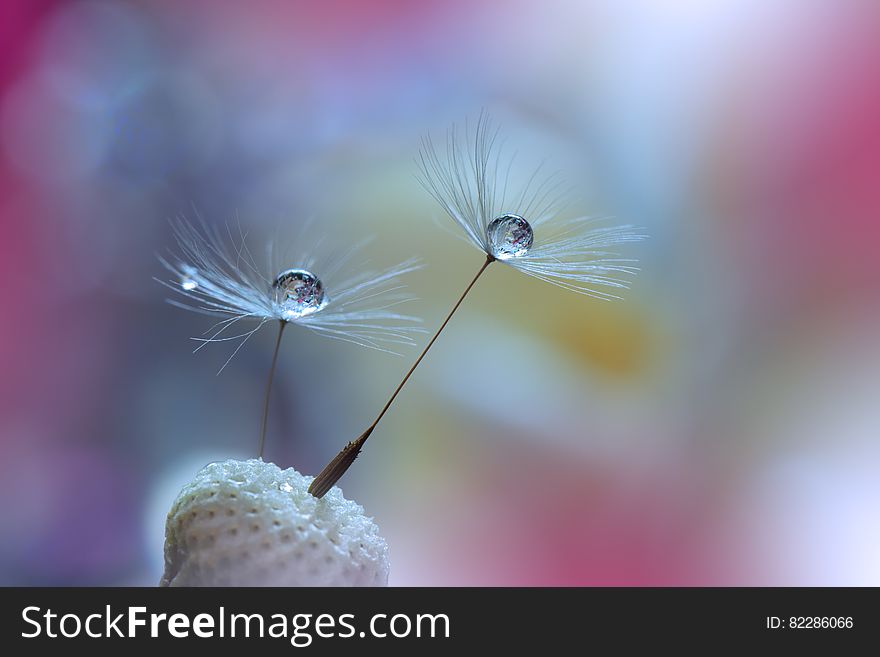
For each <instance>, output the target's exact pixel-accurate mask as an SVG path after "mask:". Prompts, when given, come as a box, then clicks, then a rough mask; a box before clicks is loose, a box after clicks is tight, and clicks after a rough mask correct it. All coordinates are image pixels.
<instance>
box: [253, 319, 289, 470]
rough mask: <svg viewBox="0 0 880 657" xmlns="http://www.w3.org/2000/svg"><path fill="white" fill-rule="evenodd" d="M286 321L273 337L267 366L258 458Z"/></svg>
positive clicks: (264, 434)
mask: <svg viewBox="0 0 880 657" xmlns="http://www.w3.org/2000/svg"><path fill="white" fill-rule="evenodd" d="M285 326H287V322H285V321H284V320H281V321H280V322H279V326H278V337H277V338H276V339H275V353H274V354H272V365H271V366H270V367H269V379H268V380H267V381H266V397H265V399H264V400H263V421H262V422H261V423H260V459H262V458H263V448H264V447H265V446H266V424H267V423H268V420H269V397H270V394H271V392H272V380H273V379H274V378H275V366H276V365H277V364H278V348H279V347H280V346H281V336H282V335H283V334H284V327H285Z"/></svg>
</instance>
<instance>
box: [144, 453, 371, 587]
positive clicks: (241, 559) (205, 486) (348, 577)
mask: <svg viewBox="0 0 880 657" xmlns="http://www.w3.org/2000/svg"><path fill="white" fill-rule="evenodd" d="M312 479H313V477H305V476H303V475H301V474H300V473H298V472H297V471H296V470H294V469H293V468H288V469H287V470H281V469H280V468H279V467H278V466H277V465H275V464H274V463H266V462H264V461H261V460H257V459H251V460H248V461H236V460H228V461H220V462H217V463H211V464H210V465H207V466H206V467H204V468H203V469H202V470H201V472H199V473H198V474H197V475H196V477H195V479H193V481H191V482H190V483H189V484H187V485H186V486H184V488H183V490H181V491H180V495H178V496H177V500H175V502H174V504H173V506H172V507H171V511H170V512H169V513H168V520H167V522H166V524H165V574H164V575H163V576H162V581H161V582H160V586H385V585H387V583H388V546H387V545H386V543H385V540H384V539H383V538H382V537H381V536H380V535H379V528H378V527H377V526H376V524H375V523H374V522H373V520H372V518H368V517H367V516H365V515H364V509H363V507H362V506H360V505H359V504H356V503H354V502H351V501H349V500H346V499H345V498H344V497H343V496H342V491H340V490H339V488H336V487H334V488H333V489H332V490H330V492H328V493H327V494H326V495H325V496H324V497H323V498H322V499H320V500H319V499H316V498H315V497H313V496H312V495H311V494H310V493H309V492H308V487H309V484H310V483H311V481H312Z"/></svg>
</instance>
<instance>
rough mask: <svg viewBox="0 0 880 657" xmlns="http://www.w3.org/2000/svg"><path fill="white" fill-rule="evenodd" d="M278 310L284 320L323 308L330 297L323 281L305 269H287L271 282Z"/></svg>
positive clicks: (303, 315) (309, 313)
mask: <svg viewBox="0 0 880 657" xmlns="http://www.w3.org/2000/svg"><path fill="white" fill-rule="evenodd" d="M272 289H273V290H274V294H275V303H276V304H277V305H278V312H279V314H280V315H281V317H283V318H284V319H285V320H286V321H291V320H293V319H296V318H299V317H305V316H306V315H311V314H312V313H316V312H318V311H319V310H321V309H323V308H324V307H325V306H326V305H327V304H328V303H329V302H330V298H329V297H328V296H327V295H326V294H325V293H324V283H322V282H321V279H320V278H318V277H317V276H315V275H314V274H313V273H312V272H310V271H307V270H305V269H287V270H285V271H282V272H281V273H279V274H278V275H277V276H276V277H275V280H274V281H273V282H272Z"/></svg>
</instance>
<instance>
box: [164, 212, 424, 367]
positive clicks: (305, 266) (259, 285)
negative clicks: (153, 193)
mask: <svg viewBox="0 0 880 657" xmlns="http://www.w3.org/2000/svg"><path fill="white" fill-rule="evenodd" d="M196 219H197V220H196V222H190V221H188V220H186V219H183V218H180V219H178V220H176V221H173V222H172V227H173V229H174V236H175V239H176V241H177V246H178V249H177V250H175V251H174V252H173V253H172V254H171V256H170V257H169V258H162V257H160V258H159V260H160V262H161V263H162V265H163V266H164V267H165V268H166V269H168V270H169V271H170V272H171V274H172V276H173V278H172V280H170V281H163V280H159V282H160V283H162V284H163V285H165V286H166V287H168V288H169V289H171V290H173V291H174V292H175V293H177V296H178V298H175V299H169V303H171V304H172V305H175V306H177V307H180V308H184V309H186V310H191V311H194V312H197V313H201V314H204V315H210V316H213V317H215V318H216V321H215V323H214V324H213V326H211V327H210V328H208V330H207V331H205V333H204V334H203V336H200V337H194V338H193V340H195V341H196V342H198V343H199V345H198V347H197V348H196V351H198V350H200V349H202V348H203V347H205V346H206V345H208V344H211V343H219V342H223V343H232V344H233V345H234V350H233V352H232V355H231V356H229V359H228V360H227V361H226V363H224V365H223V367H222V368H221V371H222V370H223V368H225V367H226V365H227V364H229V362H230V361H231V360H232V358H233V357H234V356H235V355H236V354H237V353H238V351H239V350H240V349H241V348H242V347H243V346H244V344H245V343H246V342H247V341H248V340H249V339H250V338H251V337H252V336H253V335H254V334H255V333H257V331H259V330H260V329H261V328H262V327H263V326H265V324H266V323H267V322H270V321H272V320H276V321H281V322H288V323H292V324H297V325H299V326H301V327H303V328H307V329H309V330H311V331H313V332H314V333H318V334H320V335H323V336H325V337H329V338H333V339H335V340H341V341H344V342H351V343H353V344H357V345H361V346H365V347H369V348H372V349H377V350H379V351H387V352H390V353H396V352H395V351H393V350H392V349H391V348H390V347H393V346H395V345H408V346H411V345H413V344H415V340H414V336H415V335H417V334H420V333H424V332H425V331H424V329H423V328H422V327H421V326H420V323H421V320H420V319H419V318H417V317H413V316H411V315H405V314H401V313H399V312H397V311H398V308H397V307H398V306H399V305H401V304H404V303H406V302H409V301H412V300H413V297H412V296H410V295H409V294H408V293H407V292H406V291H405V286H404V284H403V282H402V280H401V278H402V277H403V276H405V275H406V274H408V273H410V272H412V271H415V270H417V269H420V268H421V264H419V263H418V262H417V261H415V260H408V261H406V262H403V263H400V264H399V265H397V266H396V267H391V268H389V269H386V270H378V271H377V270H373V269H369V268H364V267H360V266H358V264H357V263H356V262H352V261H353V259H354V256H355V255H356V254H358V253H359V251H360V250H361V248H362V247H363V246H364V245H365V243H361V244H358V245H354V246H349V247H347V248H346V249H344V250H342V251H341V252H332V253H329V252H326V251H322V250H321V246H322V244H323V241H322V240H320V239H319V240H317V241H316V240H314V239H312V240H307V239H306V238H307V234H306V233H310V232H311V231H312V227H311V226H310V225H309V224H308V223H307V224H306V226H304V227H303V230H302V231H301V234H300V236H299V238H298V239H296V240H295V242H294V243H292V244H291V246H293V247H294V248H295V249H296V252H295V253H293V254H288V255H285V256H284V257H280V258H279V257H278V256H279V254H278V248H277V247H278V246H279V245H278V243H277V242H278V240H277V239H274V240H270V241H269V243H268V244H267V248H266V260H265V262H263V263H258V262H257V259H256V258H255V257H254V255H253V252H252V251H251V249H250V246H249V245H248V242H247V233H245V232H244V231H243V230H242V228H241V227H240V226H236V227H235V229H233V228H231V227H230V226H228V225H226V226H225V227H224V228H222V229H221V228H219V227H217V226H212V225H209V224H207V223H206V222H205V221H204V220H203V219H202V218H201V217H198V215H196ZM306 244H308V245H311V248H307V249H303V246H304V245H306ZM266 272H280V273H278V274H275V275H274V276H273V275H272V274H268V273H266ZM157 280H158V279H157ZM248 324H250V326H249V327H248V328H240V327H243V326H246V325H248Z"/></svg>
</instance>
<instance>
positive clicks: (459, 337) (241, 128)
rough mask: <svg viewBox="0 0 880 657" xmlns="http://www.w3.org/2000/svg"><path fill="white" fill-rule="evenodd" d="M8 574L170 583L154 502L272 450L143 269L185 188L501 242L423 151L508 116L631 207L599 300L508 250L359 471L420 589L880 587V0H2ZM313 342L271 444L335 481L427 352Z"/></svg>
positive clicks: (571, 168) (430, 258) (296, 336)
mask: <svg viewBox="0 0 880 657" xmlns="http://www.w3.org/2000/svg"><path fill="white" fill-rule="evenodd" d="M0 14H2V20H0V51H2V57H0V222H2V236H0V243H2V245H3V246H2V258H0V294H2V301H0V304H2V312H3V320H2V323H0V372H2V378H0V583H2V584H28V585H30V584H37V585H49V584H61V585H74V584H111V585H117V584H118V585H122V584H129V585H130V584H135V585H153V584H155V583H156V582H157V581H158V579H159V575H160V573H161V568H162V542H163V526H164V515H165V513H166V511H167V509H168V508H169V506H170V503H171V501H172V499H173V498H174V496H175V495H176V492H177V490H179V488H180V486H181V485H182V484H183V483H184V482H185V481H187V480H188V479H189V478H191V477H192V476H193V474H194V473H195V472H196V471H197V470H198V469H199V468H200V467H201V466H203V465H204V464H206V463H207V462H209V461H212V460H216V459H220V458H227V457H248V456H252V455H253V453H254V450H255V445H256V439H257V429H258V424H259V411H260V404H261V395H262V387H263V382H264V377H265V375H266V371H267V368H268V366H269V360H270V355H271V348H272V344H273V340H274V335H273V332H272V331H270V330H264V331H263V332H262V333H260V334H258V335H257V336H256V337H255V338H254V339H253V340H251V342H250V343H248V345H247V346H246V347H245V348H244V349H243V350H242V351H241V352H240V353H239V355H238V356H237V357H236V358H235V360H233V361H232V363H231V364H230V365H229V367H228V368H227V369H226V370H225V371H224V372H223V373H222V374H221V375H220V376H215V374H216V371H217V370H218V369H219V367H220V365H221V364H222V363H223V361H224V360H225V359H226V357H227V356H228V355H229V349H228V348H227V347H226V346H224V345H212V346H211V347H209V348H207V349H204V350H202V351H201V352H199V353H198V354H196V355H193V354H192V353H191V351H192V348H193V343H192V342H191V341H190V340H189V339H188V338H189V337H190V336H195V335H199V334H201V333H202V331H203V330H204V329H206V328H207V325H208V323H209V321H208V318H205V317H201V316H198V315H194V314H188V313H185V312H183V311H181V310H178V309H176V308H174V307H172V306H169V305H167V304H166V303H165V302H164V301H165V298H166V296H167V294H166V290H165V289H163V288H162V287H161V286H159V285H157V284H156V283H155V282H154V281H153V280H152V278H153V277H154V276H163V275H164V272H163V270H162V269H161V267H160V265H159V264H158V261H157V259H156V254H157V253H161V252H163V251H164V250H165V249H166V248H167V247H168V246H170V245H171V244H172V237H171V234H170V229H169V225H168V219H169V218H172V217H175V216H178V215H180V214H185V215H188V216H191V215H192V213H193V211H194V209H197V210H198V211H199V213H200V214H202V215H203V216H204V217H205V218H206V219H207V220H208V221H210V222H216V223H217V224H218V225H222V224H223V222H227V221H233V222H235V221H240V222H241V224H242V225H243V226H245V227H246V229H247V230H248V231H249V232H250V233H251V234H252V235H253V236H255V237H254V239H255V240H256V242H259V241H260V239H261V237H260V235H261V234H262V233H263V232H266V228H267V227H268V226H275V225H278V224H279V223H280V225H281V227H282V232H287V231H288V230H289V234H290V235H295V234H296V233H297V227H298V226H299V224H300V223H301V222H303V221H304V220H305V219H307V218H309V217H315V218H317V220H318V221H319V223H321V224H325V226H324V228H325V229H326V231H327V232H328V233H329V234H331V235H332V236H333V238H334V239H336V240H339V241H344V240H351V241H357V240H360V239H361V238H363V237H365V236H368V235H374V236H375V238H376V239H375V240H374V241H373V243H372V244H371V245H370V246H369V247H368V254H369V256H370V259H371V260H372V261H373V262H375V263H378V264H390V263H393V262H396V261H400V260H403V259H405V258H407V257H410V256H413V255H416V256H420V257H421V258H422V259H423V260H424V262H425V263H426V265H427V267H426V268H425V269H424V270H423V271H421V272H418V273H416V274H414V275H412V276H411V277H410V278H409V280H408V282H409V284H410V286H411V288H412V290H413V291H414V292H415V293H416V294H417V296H418V297H419V301H417V302H415V303H414V304H412V306H411V307H410V311H411V312H413V313H415V314H418V315H421V316H422V317H424V319H425V322H426V326H427V327H435V326H437V325H438V324H439V322H440V321H441V320H442V318H443V316H444V314H445V312H446V311H447V310H448V308H449V306H450V305H451V303H452V302H453V301H454V300H455V298H456V297H457V295H458V293H459V292H460V290H461V289H462V288H463V286H464V284H465V283H466V282H467V281H468V280H469V279H470V277H471V276H472V274H473V272H474V271H475V270H476V269H477V267H478V266H479V265H480V263H481V257H480V255H479V253H478V252H476V251H475V250H473V249H472V248H469V247H468V246H467V245H465V244H464V243H463V242H461V241H458V240H456V239H455V238H454V237H453V236H452V235H450V234H449V233H448V232H445V231H443V230H442V229H441V228H438V227H437V225H436V224H435V222H434V221H432V219H437V220H439V221H441V222H442V221H443V220H444V218H443V216H442V214H441V212H440V210H439V208H438V207H437V206H436V204H435V203H434V202H433V201H432V199H430V198H429V196H428V195H427V194H426V193H425V192H424V191H423V190H422V189H421V188H420V187H419V185H418V183H417V182H416V181H415V179H414V176H413V174H414V172H415V166H414V162H413V160H414V157H415V155H416V153H417V150H418V144H419V138H420V136H421V135H423V134H425V133H426V132H427V131H429V130H430V131H432V132H433V133H434V134H442V131H443V130H444V129H445V128H446V126H448V125H449V124H451V123H452V122H461V121H462V120H463V119H464V118H465V117H471V118H474V117H476V115H477V114H479V112H480V110H481V109H484V108H485V109H486V110H488V111H490V112H491V113H492V114H493V115H494V117H495V118H496V120H497V121H498V122H499V123H500V124H501V125H502V126H503V129H504V133H505V136H506V138H507V143H508V144H509V145H510V147H511V150H517V151H518V153H519V155H518V158H519V161H522V162H535V163H537V162H539V161H541V160H544V159H546V160H548V162H551V163H552V165H553V166H554V167H556V168H559V169H561V170H563V171H564V172H565V177H566V179H567V180H568V181H569V182H570V183H572V185H573V187H574V189H575V191H576V192H577V200H576V201H575V204H574V208H575V210H576V211H579V212H585V213H596V214H610V215H614V216H615V217H617V218H618V220H619V221H621V222H627V223H635V224H638V225H641V226H644V227H645V229H646V231H647V232H648V233H649V234H650V236H651V239H650V240H649V241H647V242H645V243H643V244H639V245H635V247H633V248H631V249H630V250H629V254H630V255H632V256H634V257H638V258H639V259H640V261H641V267H642V270H643V271H642V273H641V275H640V276H639V277H638V278H637V280H636V281H635V284H634V286H633V289H632V290H631V292H629V293H628V294H627V295H626V299H625V300H624V301H622V302H614V303H609V302H600V301H596V300H592V299H589V298H586V297H581V296H578V295H575V294H572V293H568V292H565V291H563V290H560V289H556V288H553V287H551V286H548V285H544V284H542V283H540V282H538V281H535V280H532V279H528V278H526V277H524V276H522V275H521V274H519V273H517V272H515V271H513V270H510V269H506V268H502V267H496V268H494V269H490V270H489V272H488V273H487V275H486V277H485V278H484V279H483V280H482V281H481V282H480V284H479V285H478V287H477V288H476V289H475V291H474V293H473V294H472V296H471V297H470V298H469V299H468V301H467V302H466V304H465V305H464V306H463V307H462V310H461V311H460V313H459V314H458V315H457V316H456V317H455V319H454V321H453V322H452V324H450V326H449V328H448V329H447V332H445V333H444V334H443V335H442V337H441V338H440V340H439V341H438V343H437V344H436V346H435V347H434V350H433V351H432V353H431V355H430V357H429V358H428V359H427V360H426V361H425V362H424V364H423V366H422V367H421V368H420V369H419V370H418V372H417V373H416V375H415V376H414V378H413V380H412V381H411V382H410V384H409V386H408V387H407V388H406V389H405V390H404V392H403V393H402V395H401V396H400V398H399V399H398V403H397V405H396V407H395V408H394V409H393V412H391V413H390V414H389V415H388V416H387V417H386V419H385V420H384V421H383V422H382V424H381V425H380V428H379V430H377V432H376V434H374V437H373V439H372V440H371V441H370V444H369V445H368V448H367V450H366V451H365V453H364V454H363V455H362V457H361V458H360V459H359V460H358V462H357V464H356V465H355V467H354V468H353V469H352V471H351V472H350V473H349V474H348V475H347V476H346V478H345V479H344V480H343V482H342V487H343V489H344V492H345V494H346V496H347V497H350V498H353V499H356V500H357V501H359V502H360V503H361V504H363V505H364V506H365V507H366V509H367V511H368V513H369V514H371V515H373V516H374V517H375V518H376V520H377V522H378V524H379V525H380V527H381V528H382V530H383V532H384V534H385V536H386V537H387V539H388V541H389V544H390V547H391V559H392V575H391V583H392V584H396V585H421V584H425V585H435V584H437V585H599V584H601V585H746V584H758V585H783V584H792V585H868V584H872V585H878V584H880V513H878V510H880V442H878V439H880V342H878V336H880V221H878V220H880V4H878V3H876V2H857V1H852V2H850V1H842V2H837V1H832V0H828V1H826V2H821V1H810V0H806V1H803V0H778V1H777V0H771V1H769V2H768V1H766V0H717V1H713V2H699V1H697V0H656V1H649V0H631V1H624V2H617V1H612V0H608V1H606V2H598V1H597V2H590V1H586V0H583V1H577V0H568V1H564V0H563V1H559V2H544V1H542V2H525V1H522V0H520V1H517V0H512V1H508V0H505V1H502V0H494V1H488V2H465V1H450V0H442V1H431V2H406V1H404V0H389V1H373V2H366V1H362V0H349V1H347V2H283V1H278V2H209V1H207V0H204V1H186V2H171V1H155V2H134V1H132V2H125V1H121V2H101V1H95V0H87V1H82V2H75V1H68V0H64V1H60V0H58V1H47V0H34V1H29V2H21V1H19V2H16V1H12V2H4V3H3V5H2V9H0ZM415 355H416V352H415V350H411V351H409V352H406V353H405V355H404V357H402V358H401V357H396V356H389V355H387V354H382V353H378V352H374V351H368V350H364V349H361V348H358V347H355V346H352V345H347V344H343V343H339V342H335V341H331V340H326V339H324V338H321V337H319V336H315V335H313V334H311V333H309V332H307V331H303V330H298V329H297V330H294V331H291V332H290V333H289V334H288V336H287V337H286V342H285V344H284V347H283V354H282V359H281V366H280V370H279V377H278V380H277V385H276V389H275V396H274V399H273V407H272V414H271V418H270V433H269V447H268V450H267V457H268V458H270V459H272V460H274V461H276V462H277V463H279V464H280V465H282V466H283V467H286V466H295V467H296V468H297V469H298V470H300V471H302V472H305V473H315V472H317V471H318V470H319V469H320V468H321V467H322V466H323V465H324V463H325V462H326V461H327V460H328V459H329V458H330V457H331V456H332V455H333V454H335V452H336V451H337V449H338V448H339V447H341V446H342V445H343V444H344V443H345V442H346V441H347V440H349V439H351V438H353V437H354V436H356V435H357V434H358V433H359V432H360V431H361V430H362V429H363V428H364V427H365V426H366V424H367V423H368V422H369V421H370V420H371V419H372V417H373V416H374V414H375V412H376V411H377V409H378V407H379V406H380V405H381V404H382V403H383V402H384V401H385V399H386V398H387V395H388V394H389V392H390V391H391V390H392V389H393V387H394V385H396V383H397V381H398V380H399V378H400V376H401V375H402V373H403V372H404V371H405V370H406V368H407V367H408V366H409V364H410V362H411V360H412V359H413V358H414V357H415Z"/></svg>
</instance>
